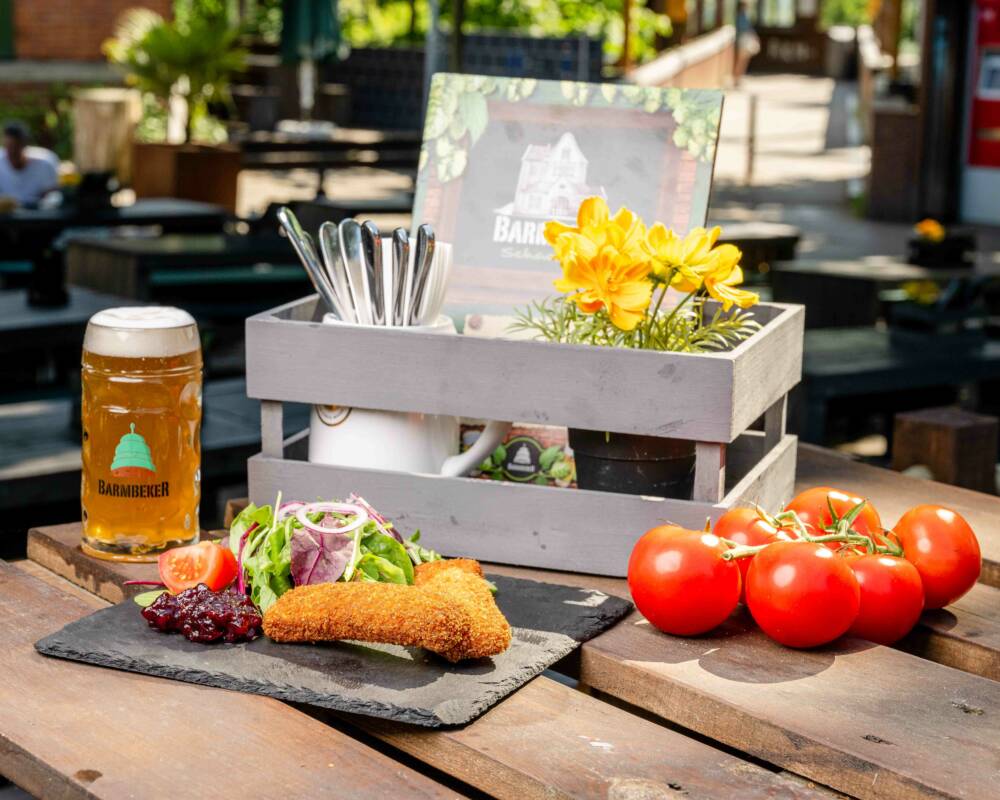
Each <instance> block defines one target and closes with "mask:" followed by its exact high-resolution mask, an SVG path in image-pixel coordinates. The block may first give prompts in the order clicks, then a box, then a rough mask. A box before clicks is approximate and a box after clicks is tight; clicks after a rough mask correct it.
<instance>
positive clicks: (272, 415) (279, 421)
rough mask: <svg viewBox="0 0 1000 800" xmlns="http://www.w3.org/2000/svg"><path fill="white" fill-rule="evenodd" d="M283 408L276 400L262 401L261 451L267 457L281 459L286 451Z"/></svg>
mask: <svg viewBox="0 0 1000 800" xmlns="http://www.w3.org/2000/svg"><path fill="white" fill-rule="evenodd" d="M283 406H284V404H283V403H281V402H278V401H275V400H261V401H260V432H261V436H260V441H261V445H260V451H261V453H263V454H264V455H265V456H271V457H274V458H280V457H281V454H282V452H283V450H284V448H283V447H282V444H281V443H282V441H283V440H284V422H283V418H284V413H283Z"/></svg>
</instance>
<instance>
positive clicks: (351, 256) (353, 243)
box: [338, 219, 372, 325]
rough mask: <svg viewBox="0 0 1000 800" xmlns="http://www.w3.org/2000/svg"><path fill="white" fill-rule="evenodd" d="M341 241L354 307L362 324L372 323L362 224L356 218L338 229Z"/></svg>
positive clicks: (342, 258) (342, 224) (341, 251)
mask: <svg viewBox="0 0 1000 800" xmlns="http://www.w3.org/2000/svg"><path fill="white" fill-rule="evenodd" d="M338 235H339V241H340V259H341V261H342V262H343V264H344V270H345V271H346V272H347V285H348V287H349V288H350V292H351V298H352V299H353V301H354V308H355V310H356V311H357V314H358V322H359V323H361V324H362V325H371V324H372V310H371V304H370V303H369V294H368V286H367V281H366V279H365V267H364V263H363V259H364V254H363V252H362V250H363V245H362V239H361V225H359V224H358V222H357V221H356V220H353V219H345V220H343V221H342V222H341V223H340V227H339V229H338Z"/></svg>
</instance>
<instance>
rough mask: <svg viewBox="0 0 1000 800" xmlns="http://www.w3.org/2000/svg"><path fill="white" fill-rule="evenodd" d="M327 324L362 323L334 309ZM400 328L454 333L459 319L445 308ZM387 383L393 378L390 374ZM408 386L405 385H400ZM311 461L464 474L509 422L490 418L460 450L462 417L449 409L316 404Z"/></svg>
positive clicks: (504, 432) (489, 450)
mask: <svg viewBox="0 0 1000 800" xmlns="http://www.w3.org/2000/svg"><path fill="white" fill-rule="evenodd" d="M323 323H324V324H325V325H335V326H338V327H352V328H363V327H366V326H362V325H352V324H350V323H345V322H342V321H341V320H339V319H337V317H336V316H335V315H333V314H326V315H324V317H323ZM396 330H398V331H400V332H403V331H407V332H411V333H436V334H452V335H455V334H456V331H455V324H454V323H453V322H452V320H451V318H450V317H447V316H445V315H443V314H441V315H438V317H437V319H435V320H434V322H433V323H431V324H429V325H410V326H407V327H397V328H396ZM386 384H387V389H389V390H390V391H391V390H392V379H391V377H389V376H387V377H386ZM397 388H398V390H399V391H406V387H405V386H399V387H397ZM309 419H310V424H309V431H310V433H309V461H310V462H312V463H314V464H328V465H335V466H341V467H355V468H362V469H384V470H393V471H401V472H417V473H424V474H439V475H445V476H449V477H457V476H459V475H465V474H467V473H469V472H471V471H472V470H473V469H475V468H476V467H477V466H478V465H479V464H480V463H482V461H483V460H484V459H485V458H486V457H487V456H489V455H490V453H492V452H493V451H494V450H495V449H496V447H497V445H498V444H500V442H502V441H503V438H504V437H505V436H506V435H507V432H508V431H509V430H510V423H509V422H498V421H495V422H490V423H489V424H488V425H487V426H486V428H485V430H483V432H482V434H480V436H479V438H478V439H477V440H476V442H475V444H473V445H472V447H470V448H469V449H468V450H467V451H465V452H464V453H459V444H460V436H461V425H460V420H459V418H458V417H456V416H452V415H448V414H424V413H420V412H416V411H410V412H406V411H384V410H379V409H369V408H352V407H348V406H340V405H314V406H313V407H312V411H311V412H310V416H309Z"/></svg>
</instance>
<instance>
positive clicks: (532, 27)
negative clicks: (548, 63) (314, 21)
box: [215, 0, 670, 62]
mask: <svg viewBox="0 0 1000 800" xmlns="http://www.w3.org/2000/svg"><path fill="white" fill-rule="evenodd" d="M223 1H224V0H215V2H223ZM439 2H440V7H441V21H442V26H443V27H445V28H446V29H447V28H450V26H451V3H450V2H449V0H439ZM280 5H281V3H280V0H256V2H255V3H254V7H253V11H252V22H251V24H252V25H254V27H255V29H256V30H257V31H258V32H259V33H260V34H262V35H263V36H264V37H265V38H267V39H269V40H271V41H275V40H276V39H277V36H278V34H279V33H280V30H281V28H280ZM650 5H651V3H650V2H649V0H634V2H633V6H632V31H633V34H632V53H633V56H634V58H635V60H636V61H639V62H641V61H646V60H649V59H650V58H652V57H653V56H655V55H656V47H655V43H656V37H657V35H659V36H669V35H670V18H669V17H668V16H667V15H666V14H658V13H657V12H655V11H653V10H652V9H651V8H650V7H649V6H650ZM338 8H339V16H340V24H341V29H342V33H343V41H344V44H345V45H347V46H351V47H392V46H403V45H407V44H409V45H419V44H420V43H421V42H422V41H423V39H424V36H425V35H426V32H427V25H428V20H429V19H430V14H429V11H428V7H427V0H339V2H338ZM623 10H624V0H466V4H465V22H464V24H463V26H462V30H463V31H465V32H466V33H474V32H478V31H519V32H522V33H525V34H528V35H531V36H572V35H574V34H587V35H588V36H603V37H604V45H605V57H606V60H607V61H608V62H612V61H615V60H617V59H618V57H619V56H620V55H621V51H622V41H623V37H624V28H623V24H622V13H623Z"/></svg>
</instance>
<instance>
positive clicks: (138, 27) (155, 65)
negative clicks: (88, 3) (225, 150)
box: [103, 0, 247, 142]
mask: <svg viewBox="0 0 1000 800" xmlns="http://www.w3.org/2000/svg"><path fill="white" fill-rule="evenodd" d="M242 33H243V30H242V28H241V27H240V26H239V25H237V24H236V22H235V12H234V10H233V8H232V7H231V6H230V3H229V0H177V2H176V3H175V6H174V16H173V19H170V20H166V19H164V18H163V17H161V16H160V15H159V14H157V13H155V12H153V11H150V10H148V9H143V8H134V9H131V10H129V11H127V12H126V13H125V14H124V15H123V16H122V17H121V20H120V21H119V24H118V27H117V28H116V30H115V33H114V36H113V37H112V38H110V39H108V40H107V41H105V42H104V45H103V50H104V53H105V55H106V56H107V58H108V60H109V61H111V62H112V63H114V64H117V65H119V66H121V67H122V68H123V69H124V70H125V72H126V80H127V82H128V83H129V84H130V85H132V86H135V87H136V88H138V89H139V90H141V91H142V92H144V93H147V94H150V95H152V96H153V97H155V98H156V100H157V102H158V103H159V104H160V106H162V107H163V108H164V109H165V110H168V109H169V108H170V105H171V103H177V102H179V103H180V104H181V105H182V106H183V107H184V108H185V110H186V118H185V125H184V141H185V142H187V141H190V140H191V138H192V137H191V134H192V131H193V129H194V127H195V125H196V124H197V123H198V121H199V119H202V118H205V117H207V116H208V104H209V103H223V104H226V105H231V104H232V98H231V97H230V95H229V81H230V78H231V77H232V76H233V74H235V73H237V72H240V71H242V70H243V69H244V68H245V67H246V56H247V53H246V51H245V50H244V49H243V47H242V46H241V44H240V37H241V35H242Z"/></svg>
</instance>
